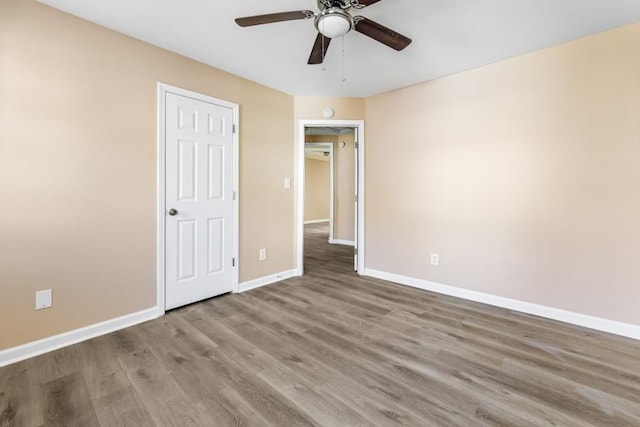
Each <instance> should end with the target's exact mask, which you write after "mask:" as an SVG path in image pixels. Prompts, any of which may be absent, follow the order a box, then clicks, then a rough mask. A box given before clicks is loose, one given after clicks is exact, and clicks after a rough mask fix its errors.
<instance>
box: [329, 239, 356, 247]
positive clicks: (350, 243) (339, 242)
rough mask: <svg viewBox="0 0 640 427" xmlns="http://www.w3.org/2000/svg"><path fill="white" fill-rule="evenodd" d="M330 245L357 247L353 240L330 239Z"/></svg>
mask: <svg viewBox="0 0 640 427" xmlns="http://www.w3.org/2000/svg"><path fill="white" fill-rule="evenodd" d="M329 243H331V244H332V245H346V246H355V245H356V242H354V241H353V240H341V239H329Z"/></svg>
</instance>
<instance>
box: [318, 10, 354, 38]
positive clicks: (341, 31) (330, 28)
mask: <svg viewBox="0 0 640 427" xmlns="http://www.w3.org/2000/svg"><path fill="white" fill-rule="evenodd" d="M314 24H315V27H316V30H318V31H319V32H320V33H322V34H323V35H324V36H325V37H329V38H330V39H332V38H335V37H342V36H344V35H345V34H347V33H348V32H349V31H351V30H352V29H353V26H354V22H353V17H352V16H351V15H350V14H348V13H347V12H345V11H344V10H342V9H340V8H336V7H330V8H329V9H324V10H323V11H322V12H320V13H319V14H318V15H317V16H316V19H315V21H314Z"/></svg>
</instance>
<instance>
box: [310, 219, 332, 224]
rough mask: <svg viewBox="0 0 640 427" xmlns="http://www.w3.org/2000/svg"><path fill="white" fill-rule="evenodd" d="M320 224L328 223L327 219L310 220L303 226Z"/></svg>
mask: <svg viewBox="0 0 640 427" xmlns="http://www.w3.org/2000/svg"><path fill="white" fill-rule="evenodd" d="M321 222H329V218H327V219H312V220H310V221H305V222H304V225H307V224H320V223H321Z"/></svg>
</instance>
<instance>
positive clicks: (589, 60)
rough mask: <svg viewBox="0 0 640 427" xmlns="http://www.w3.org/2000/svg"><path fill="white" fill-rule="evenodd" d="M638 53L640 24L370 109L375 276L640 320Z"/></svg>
mask: <svg viewBox="0 0 640 427" xmlns="http://www.w3.org/2000/svg"><path fill="white" fill-rule="evenodd" d="M638 52H640V24H636V25H632V26H628V27H625V28H622V29H618V30H614V31H610V32H607V33H602V34H599V35H595V36H592V37H589V38H586V39H581V40H578V41H575V42H571V43H568V44H565V45H561V46H557V47H554V48H551V49H547V50H544V51H540V52H536V53H533V54H529V55H526V56H522V57H519V58H515V59H511V60H507V61H504V62H500V63H497V64H494V65H490V66H487V67H484V68H481V69H477V70H474V71H469V72H465V73H462V74H458V75H454V76H450V77H447V78H443V79H440V80H437V81H433V82H429V83H424V84H420V85H417V86H414V87H410V88H406V89H403V90H398V91H395V92H391V93H387V94H383V95H379V96H374V97H371V98H368V99H367V102H366V113H367V114H366V121H367V153H366V154H367V156H366V172H367V178H366V191H367V194H366V215H367V217H366V218H367V223H366V227H367V229H366V254H367V259H366V266H367V268H371V269H377V270H382V271H387V272H393V273H398V274H402V275H406V276H411V277H415V278H419V279H426V280H431V281H435V282H438V283H442V284H447V285H452V286H458V287H462V288H466V289H470V290H475V291H481V292H486V293H490V294H495V295H500V296H504V297H509V298H515V299H518V300H523V301H528V302H531V303H537V304H542V305H546V306H551V307H557V308H561V309H566V310H570V311H574V312H579V313H585V314H589V315H594V316H599V317H604V318H608V319H613V320H617V321H622V322H629V323H633V324H640V309H639V306H638V301H640V286H639V284H640V262H638V254H640V55H639V54H638ZM430 252H436V253H439V254H440V266H439V267H437V268H435V267H431V266H430V265H429V253H430Z"/></svg>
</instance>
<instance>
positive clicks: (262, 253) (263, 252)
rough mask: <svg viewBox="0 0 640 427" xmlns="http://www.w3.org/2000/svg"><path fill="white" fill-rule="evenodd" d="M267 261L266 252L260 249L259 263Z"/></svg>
mask: <svg viewBox="0 0 640 427" xmlns="http://www.w3.org/2000/svg"><path fill="white" fill-rule="evenodd" d="M266 259H267V250H266V249H260V261H266Z"/></svg>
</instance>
